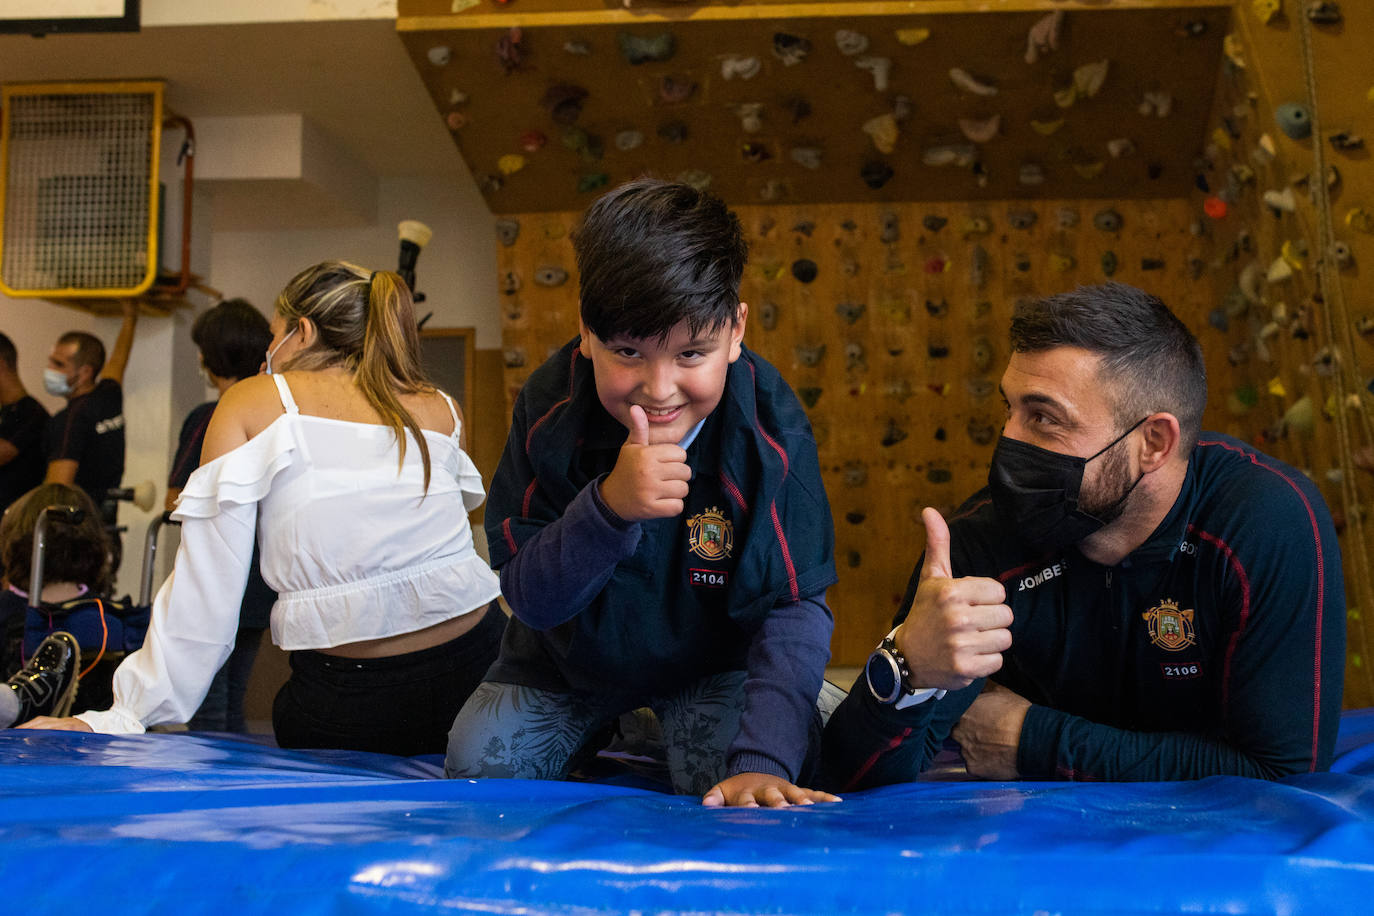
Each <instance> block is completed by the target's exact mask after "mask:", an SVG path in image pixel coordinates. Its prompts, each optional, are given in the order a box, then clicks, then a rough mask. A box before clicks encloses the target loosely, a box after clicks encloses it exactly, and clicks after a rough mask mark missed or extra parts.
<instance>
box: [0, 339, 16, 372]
mask: <svg viewBox="0 0 1374 916" xmlns="http://www.w3.org/2000/svg"><path fill="white" fill-rule="evenodd" d="M0 363H4V364H5V368H7V369H9V370H10V371H11V372H17V371H18V367H19V353H18V352H17V351H16V350H15V349H14V341H12V340H10V336H9V335H8V334H0Z"/></svg>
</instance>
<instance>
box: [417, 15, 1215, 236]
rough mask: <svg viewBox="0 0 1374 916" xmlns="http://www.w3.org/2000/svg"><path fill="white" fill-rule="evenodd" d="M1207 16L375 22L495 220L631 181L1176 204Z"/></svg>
mask: <svg viewBox="0 0 1374 916" xmlns="http://www.w3.org/2000/svg"><path fill="white" fill-rule="evenodd" d="M1229 6H1230V5H1229V3H1227V2H1224V0H1223V2H1207V0H1173V2H1169V0H1144V2H1142V0H1132V3H1131V4H1130V6H1129V7H1125V6H1123V7H1121V8H1114V7H1111V6H1105V7H1104V6H1085V5H1082V4H1077V3H1075V4H1072V5H1070V4H1065V3H1063V2H1051V0H1023V2H1018V3H1014V4H1005V5H1004V4H1000V3H999V4H988V3H975V2H969V3H959V2H948V0H944V2H921V0H917V2H891V0H886V2H884V0H878V2H869V0H865V2H852V0H851V2H827V3H821V2H792V3H787V4H778V3H777V2H767V0H737V2H729V3H686V4H680V5H679V4H669V3H663V4H657V5H655V4H652V3H640V2H636V3H635V4H634V5H633V7H632V8H630V9H625V8H624V7H622V6H621V4H620V3H619V2H615V3H611V2H607V0H514V2H510V3H503V2H499V0H481V2H457V3H454V2H452V0H401V2H400V3H399V14H400V18H399V19H398V29H399V33H400V35H401V38H402V40H403V41H404V42H405V44H406V46H407V48H408V50H409V52H410V55H411V59H412V60H413V61H414V64H415V69H416V72H417V73H419V75H420V77H421V79H423V80H424V82H425V85H426V87H427V88H428V89H429V91H430V95H431V97H432V98H433V100H434V105H435V108H436V111H437V113H438V115H439V116H442V117H443V119H444V122H445V124H446V125H447V127H448V128H449V130H450V131H451V133H452V135H453V139H454V142H455V143H456V144H457V146H458V148H459V150H460V151H461V152H462V154H463V157H464V159H465V160H466V161H467V162H468V164H469V166H470V167H471V168H472V171H473V174H474V175H475V176H476V177H477V179H478V182H479V185H480V186H481V187H482V189H483V191H484V193H485V195H486V199H487V201H488V203H489V205H490V207H491V208H492V210H493V211H494V212H497V213H524V212H531V211H566V210H580V209H582V208H583V207H585V206H586V204H587V202H588V201H589V200H590V199H591V198H592V197H594V196H595V194H596V192H598V191H599V190H601V189H604V188H606V187H609V186H613V185H616V184H620V183H621V182H623V181H625V180H627V179H629V178H633V177H635V176H637V175H639V174H642V173H643V172H646V171H651V172H653V173H655V174H658V175H661V176H664V177H676V178H681V179H682V180H684V181H687V182H689V183H692V184H696V185H701V186H709V187H710V188H711V189H712V191H714V192H715V193H717V194H719V195H720V196H722V197H723V198H724V199H725V200H727V201H729V202H730V203H734V204H745V203H780V204H791V203H820V202H843V201H859V202H868V201H874V202H877V201H889V200H892V201H902V200H946V201H952V200H988V201H995V200H1005V199H1010V198H1016V197H1028V198H1031V197H1033V198H1040V199H1056V198H1063V197H1095V198H1114V199H1124V198H1130V199H1140V198H1164V197H1182V196H1184V195H1186V194H1187V191H1188V187H1189V179H1190V169H1189V168H1188V163H1190V162H1191V161H1192V159H1193V157H1194V155H1195V154H1196V151H1197V149H1198V148H1199V146H1200V145H1201V142H1202V138H1203V134H1204V131H1205V128H1206V121H1207V116H1208V113H1209V108H1210V101H1211V93H1210V91H1207V92H1197V91H1196V87H1198V86H1208V87H1210V86H1211V85H1212V84H1213V82H1214V81H1215V79H1216V73H1217V62H1218V60H1219V59H1220V55H1221V39H1222V36H1223V34H1224V33H1225V31H1226V28H1227V22H1228V19H1229ZM451 10H455V11H456V12H450V11H451ZM923 10H929V11H930V12H922V11H923ZM997 10H1005V11H1001V12H999V11H997ZM778 14H782V15H778ZM1165 125H1167V129H1165V128H1164V126H1165Z"/></svg>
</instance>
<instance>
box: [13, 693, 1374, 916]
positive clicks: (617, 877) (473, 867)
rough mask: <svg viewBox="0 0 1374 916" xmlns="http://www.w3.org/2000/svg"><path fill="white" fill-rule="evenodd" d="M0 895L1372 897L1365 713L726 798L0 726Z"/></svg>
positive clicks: (1151, 905) (336, 905)
mask: <svg viewBox="0 0 1374 916" xmlns="http://www.w3.org/2000/svg"><path fill="white" fill-rule="evenodd" d="M0 760H4V761H6V763H4V764H0V887H3V888H4V892H5V909H6V911H8V912H11V913H20V912H24V913H45V914H52V913H59V914H60V913H71V912H78V913H79V912H82V911H83V910H86V909H90V910H93V911H95V912H96V913H102V914H103V913H115V912H118V913H169V914H177V916H185V914H198V913H228V914H242V913H266V912H270V913H286V914H292V916H303V914H315V913H373V912H376V913H431V912H432V913H463V912H480V913H541V912H553V913H578V914H582V913H586V914H596V913H610V912H617V913H618V912H627V911H639V912H661V911H677V912H683V911H685V912H759V913H843V912H857V913H873V912H883V913H893V912H911V913H922V914H931V913H973V914H983V913H988V914H991V913H999V914H1000V913H1025V914H1033V913H1044V914H1060V913H1063V914H1070V913H1075V914H1076V913H1090V914H1097V913H1102V914H1107V913H1111V914H1130V913H1179V912H1188V913H1323V914H1324V913H1368V912H1374V710H1363V711H1359V712H1351V713H1347V714H1346V715H1345V717H1344V719H1343V721H1342V728H1341V737H1340V742H1339V744H1338V748H1337V760H1336V763H1335V766H1334V767H1333V771H1332V772H1330V773H1321V774H1313V775H1304V776H1296V777H1290V778H1288V779H1286V780H1284V781H1282V782H1278V783H1266V782H1260V781H1255V780H1248V779H1240V778H1235V777H1215V778H1212V779H1206V780H1202V781H1199V782H1191V783H1135V784H1103V783H1098V784H1075V783H1060V782H1034V783H1031V782H1027V783H979V782H943V781H942V782H921V783H915V784H911V785H904V786H893V787H888V788H885V789H879V790H874V791H869V792H860V793H855V794H853V795H850V796H848V797H847V798H846V799H845V801H843V802H842V803H839V804H835V805H816V806H812V807H808V808H794V809H787V810H758V809H754V810H740V809H736V810H720V809H707V808H702V807H700V806H699V805H698V803H697V800H696V799H694V798H683V797H673V796H669V795H664V794H660V793H657V792H653V791H648V790H644V789H639V788H627V787H624V786H618V785H604V784H590V783H535V782H525V781H519V780H489V781H485V782H473V781H466V780H459V781H447V780H443V779H440V778H437V777H438V775H439V771H438V768H437V767H436V766H435V765H434V764H433V763H431V762H428V761H425V760H405V759H400V758H392V757H385V756H381V755H372V754H361V753H348V752H299V751H282V750H278V749H275V748H267V747H262V746H260V745H257V744H253V743H249V742H247V741H241V740H237V739H234V738H228V737H219V736H197V735H160V734H158V735H145V736H139V737H109V736H102V735H76V734H68V733H58V732H33V731H14V730H6V731H0Z"/></svg>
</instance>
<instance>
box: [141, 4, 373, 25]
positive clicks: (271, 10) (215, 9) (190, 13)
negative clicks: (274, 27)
mask: <svg viewBox="0 0 1374 916" xmlns="http://www.w3.org/2000/svg"><path fill="white" fill-rule="evenodd" d="M395 18H396V0H143V4H142V7H141V12H140V19H141V21H142V24H143V26H144V27H145V28H147V27H148V26H163V25H228V24H232V23H245V22H304V21H308V20H312V19H395Z"/></svg>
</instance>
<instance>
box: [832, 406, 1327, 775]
mask: <svg viewBox="0 0 1374 916" xmlns="http://www.w3.org/2000/svg"><path fill="white" fill-rule="evenodd" d="M950 537H951V540H950V546H951V562H952V563H953V566H954V574H955V575H956V576H966V575H973V576H988V577H991V578H996V579H998V580H1000V581H1001V582H1002V584H1003V585H1004V586H1005V588H1006V591H1007V603H1008V604H1009V605H1010V606H1011V609H1012V613H1013V615H1014V618H1015V619H1014V621H1013V623H1012V627H1011V633H1012V646H1011V649H1010V650H1008V651H1007V652H1005V653H1003V668H1002V670H1001V671H999V672H998V673H997V674H995V675H993V680H994V681H996V682H998V683H1000V684H1002V685H1004V686H1006V687H1008V688H1010V689H1012V690H1014V691H1015V692H1016V693H1018V694H1020V695H1021V696H1023V697H1025V698H1026V699H1027V700H1029V701H1030V702H1031V703H1032V704H1033V705H1032V706H1031V708H1030V711H1029V712H1028V713H1027V715H1026V720H1025V724H1024V726H1023V727H1022V730H1021V739H1020V744H1019V746H1018V750H1017V770H1018V772H1019V773H1020V774H1021V776H1023V777H1039V778H1048V779H1080V780H1094V779H1100V780H1165V779H1201V778H1203V777H1206V776H1213V775H1220V774H1229V775H1239V776H1252V777H1260V778H1266V779H1275V778H1278V777H1281V776H1286V775H1289V774H1293V773H1305V772H1310V771H1316V770H1325V769H1327V768H1328V767H1329V766H1330V763H1331V756H1332V751H1333V748H1334V745H1335V740H1336V729H1337V725H1338V723H1339V720H1340V711H1341V688H1342V683H1343V677H1344V668H1345V614H1346V607H1345V588H1344V581H1343V579H1342V575H1341V556H1340V548H1339V545H1338V544H1337V541H1336V533H1335V530H1334V528H1333V526H1332V523H1331V516H1330V513H1329V512H1328V511H1327V509H1326V505H1325V503H1324V502H1323V501H1322V498H1321V494H1320V493H1319V492H1318V491H1317V488H1316V487H1315V486H1314V485H1313V484H1312V482H1311V481H1310V480H1308V479H1307V478H1306V477H1305V476H1303V474H1302V473H1301V472H1299V471H1297V470H1295V469H1294V468H1292V467H1289V466H1288V465H1286V464H1284V463H1283V462H1281V461H1278V460H1276V459H1274V458H1271V457H1269V456H1268V455H1265V454H1263V453H1261V452H1258V451H1256V450H1255V449H1253V448H1251V447H1250V446H1248V445H1246V444H1244V443H1242V442H1240V441H1239V440H1236V439H1232V438H1231V437H1229V436H1222V435H1218V434H1216V433H1207V432H1204V433H1203V434H1202V435H1201V437H1200V439H1199V442H1198V444H1197V446H1196V447H1195V448H1194V449H1193V453H1192V455H1191V456H1190V459H1189V464H1188V471H1187V476H1186V477H1185V479H1184V483H1183V486H1182V488H1181V490H1180V492H1179V495H1178V498H1177V499H1176V500H1175V502H1174V506H1173V508H1172V509H1171V510H1170V512H1169V514H1168V516H1166V517H1165V519H1164V521H1163V522H1161V523H1160V525H1159V527H1158V528H1157V529H1156V530H1155V532H1154V533H1153V534H1152V535H1151V536H1150V538H1149V539H1148V540H1147V541H1146V542H1145V543H1144V544H1142V545H1141V546H1140V547H1138V548H1136V550H1134V551H1133V552H1132V553H1131V554H1130V555H1129V556H1127V557H1126V558H1125V559H1123V560H1122V561H1121V562H1120V563H1118V564H1116V565H1115V566H1111V567H1107V566H1102V565H1099V564H1097V563H1094V562H1092V561H1090V560H1088V559H1086V558H1085V557H1084V556H1083V555H1082V554H1081V553H1079V552H1078V550H1077V549H1075V548H1073V547H1070V548H1067V549H1065V550H1063V551H1060V552H1058V553H1055V554H1049V555H1046V554H1044V553H1043V552H1037V551H1036V550H1034V548H1032V547H1030V546H1027V545H1024V544H1022V543H1020V541H1019V539H1018V538H1017V537H1016V536H1015V533H1014V532H1013V531H1010V530H1008V528H1007V527H1006V526H1005V525H1003V524H1002V523H1000V522H999V521H998V519H997V516H996V513H995V512H994V510H993V507H992V504H991V501H990V499H989V497H988V491H987V490H986V489H984V490H983V491H981V492H980V493H978V494H975V495H974V496H973V497H972V498H971V499H970V500H969V501H968V502H966V503H965V504H964V506H963V507H962V508H961V509H960V510H959V511H958V513H956V515H955V516H954V517H953V518H951V519H950ZM920 569H921V560H920V559H918V560H917V562H916V572H915V573H913V575H912V578H911V582H910V584H909V586H908V588H907V594H906V598H905V599H904V601H903V602H902V610H901V611H900V612H899V613H898V615H897V618H896V620H897V621H900V620H901V619H903V618H905V616H906V613H907V611H908V610H909V609H910V607H911V601H912V598H913V596H914V594H915V589H916V585H917V583H918V580H919V575H920ZM917 686H922V685H917ZM982 686H983V682H982V681H975V682H974V683H973V684H972V685H970V686H969V687H967V688H965V689H963V690H959V691H951V692H950V693H949V694H947V695H946V696H945V698H944V699H941V700H929V701H927V702H925V703H921V704H919V705H916V706H912V707H909V708H908V709H905V710H895V709H893V708H891V707H888V706H882V705H879V704H878V703H877V702H876V701H875V700H874V699H873V697H872V695H871V693H870V692H869V690H868V688H867V685H866V683H865V682H864V678H863V676H862V675H861V676H860V678H859V681H858V682H857V683H856V684H855V685H854V689H852V690H851V691H850V694H849V697H848V699H846V700H845V701H844V703H842V704H841V706H840V707H839V709H837V710H836V712H835V714H834V715H833V716H832V717H831V719H830V722H829V724H828V725H827V727H826V732H825V768H826V773H827V778H826V782H827V783H828V784H829V785H830V786H831V788H836V787H838V788H841V789H852V788H859V787H865V786H873V785H884V784H888V783H893V782H903V781H908V780H912V779H915V778H916V777H917V776H918V775H919V773H920V772H921V771H922V770H923V769H925V768H926V767H927V766H929V765H930V762H931V758H932V757H933V756H934V754H935V752H936V751H938V750H939V749H940V747H941V745H942V742H943V741H944V739H945V737H946V736H947V735H948V734H949V732H950V730H951V729H952V728H953V726H954V724H955V723H956V722H957V721H958V720H959V717H960V716H961V715H963V712H964V710H965V709H967V708H968V706H969V705H970V704H971V703H972V702H973V700H974V699H975V698H976V697H977V695H978V692H979V691H980V690H981V689H982Z"/></svg>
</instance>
